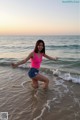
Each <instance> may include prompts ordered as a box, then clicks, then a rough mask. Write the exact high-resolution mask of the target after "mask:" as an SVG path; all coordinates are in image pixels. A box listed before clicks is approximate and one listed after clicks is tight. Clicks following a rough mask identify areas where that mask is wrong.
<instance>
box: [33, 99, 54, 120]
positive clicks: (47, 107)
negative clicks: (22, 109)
mask: <svg viewBox="0 0 80 120" xmlns="http://www.w3.org/2000/svg"><path fill="white" fill-rule="evenodd" d="M55 100H56V98H53V99H52V100H47V103H46V104H45V105H44V106H43V109H42V110H41V114H40V115H39V116H37V117H36V118H34V119H33V120H38V119H40V120H42V116H43V113H44V112H45V110H46V109H48V110H50V103H51V102H53V101H55Z"/></svg>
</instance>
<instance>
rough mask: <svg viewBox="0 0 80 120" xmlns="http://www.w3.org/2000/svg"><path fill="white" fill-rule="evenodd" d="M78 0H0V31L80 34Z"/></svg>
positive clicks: (1, 33)
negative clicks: (70, 0)
mask: <svg viewBox="0 0 80 120" xmlns="http://www.w3.org/2000/svg"><path fill="white" fill-rule="evenodd" d="M66 1H67V0H66ZM68 1H69V0H68ZM76 1H78V2H74V0H72V2H65V0H0V35H15V34H19V35H64V34H71V35H74V34H80V2H79V0H76Z"/></svg>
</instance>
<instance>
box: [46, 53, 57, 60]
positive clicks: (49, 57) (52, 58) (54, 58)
mask: <svg viewBox="0 0 80 120" xmlns="http://www.w3.org/2000/svg"><path fill="white" fill-rule="evenodd" d="M44 57H45V58H48V59H50V60H57V59H58V57H51V56H48V55H46V54H44Z"/></svg>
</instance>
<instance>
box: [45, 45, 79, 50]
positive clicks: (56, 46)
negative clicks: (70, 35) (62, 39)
mask: <svg viewBox="0 0 80 120" xmlns="http://www.w3.org/2000/svg"><path fill="white" fill-rule="evenodd" d="M46 48H47V49H58V48H59V49H67V48H68V49H80V45H78V44H74V45H47V46H46Z"/></svg>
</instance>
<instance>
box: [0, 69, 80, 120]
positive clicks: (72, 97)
mask: <svg viewBox="0 0 80 120" xmlns="http://www.w3.org/2000/svg"><path fill="white" fill-rule="evenodd" d="M0 71H1V72H0V112H8V114H9V120H80V93H79V91H80V85H79V84H75V83H72V82H67V81H64V80H62V79H60V78H58V77H55V76H53V74H51V73H49V74H46V73H44V74H45V75H46V76H47V77H48V78H49V79H50V82H49V89H48V90H44V89H43V88H42V83H41V82H40V83H39V88H38V89H33V88H32V86H31V80H30V78H29V77H28V75H27V70H24V69H20V68H17V69H12V68H11V67H0Z"/></svg>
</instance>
